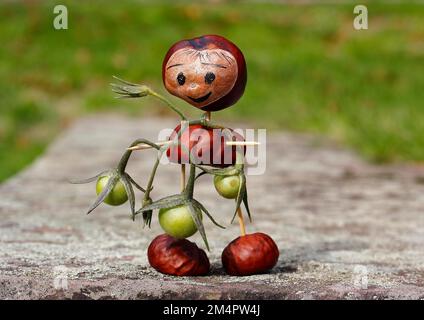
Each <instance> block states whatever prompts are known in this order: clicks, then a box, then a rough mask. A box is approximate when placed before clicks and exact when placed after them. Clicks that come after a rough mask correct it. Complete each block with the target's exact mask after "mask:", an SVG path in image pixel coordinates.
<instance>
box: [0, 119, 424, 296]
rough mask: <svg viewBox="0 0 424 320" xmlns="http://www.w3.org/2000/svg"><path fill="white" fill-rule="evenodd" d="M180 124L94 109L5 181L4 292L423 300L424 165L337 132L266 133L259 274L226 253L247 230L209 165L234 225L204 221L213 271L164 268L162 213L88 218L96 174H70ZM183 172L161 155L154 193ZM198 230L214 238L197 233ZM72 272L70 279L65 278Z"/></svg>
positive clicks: (209, 199) (219, 203)
mask: <svg viewBox="0 0 424 320" xmlns="http://www.w3.org/2000/svg"><path fill="white" fill-rule="evenodd" d="M174 125H175V121H174V120H169V119H168V120H163V119H149V120H140V119H136V120H130V119H127V118H120V117H118V118H117V117H110V116H102V117H101V118H100V119H96V118H85V119H83V120H80V121H78V122H77V123H76V124H75V125H74V126H73V127H72V128H70V129H69V130H68V131H67V132H65V133H64V134H63V135H62V136H61V137H60V138H59V139H58V140H57V141H56V142H55V143H54V144H53V145H51V147H50V148H49V150H48V151H47V153H46V154H45V155H44V156H43V157H41V158H40V159H38V160H37V161H36V162H35V163H34V164H33V165H31V166H30V167H29V168H28V169H27V170H25V171H23V172H22V173H21V174H19V175H18V176H16V177H14V178H13V179H11V180H9V181H7V182H6V183H4V184H3V185H1V186H0V193H1V197H0V216H1V219H0V242H1V246H0V298H1V299H8V298H18V299H39V298H41V299H43V298H55V299H56V298H76V299H85V298H87V299H89V298H94V299H124V298H130V299H151V298H171V299H174V298H192V299H197V298H218V299H221V298H223V299H225V298H241V299H245V298H246V299H249V298H264V299H269V298H276V299H286V298H291V299H340V298H341V299H357V298H365V299H384V298H412V299H423V298H424V254H423V252H424V251H423V246H424V212H423V208H424V184H423V181H424V170H423V168H418V167H406V166H403V167H400V166H392V167H377V166H372V165H369V164H367V163H365V162H363V161H362V160H360V159H359V158H358V157H356V156H355V155H354V154H352V153H351V152H349V151H346V150H343V149H340V148H338V147H336V146H333V145H331V144H329V143H324V144H323V143H322V142H321V143H317V141H316V140H315V139H313V138H310V137H305V136H298V135H292V134H286V133H275V134H272V135H269V137H268V142H269V143H268V163H267V171H266V174H265V175H263V176H251V177H249V178H248V184H249V191H250V202H251V207H252V211H253V214H254V223H253V224H248V226H247V228H248V231H249V232H255V231H261V232H265V233H268V234H269V235H271V236H272V237H273V238H274V240H275V241H276V243H277V244H278V246H279V248H280V252H281V254H280V259H279V263H278V265H277V267H276V268H275V269H274V270H273V271H272V272H271V273H269V274H264V275H256V276H249V277H230V276H227V275H225V274H224V272H223V269H222V267H221V262H220V254H221V252H222V250H223V248H224V247H225V246H226V244H227V243H228V242H229V241H230V240H232V239H233V238H235V237H236V236H237V235H238V230H239V229H238V226H237V225H236V224H233V225H229V221H230V219H231V214H232V209H233V206H234V203H233V202H232V201H229V200H223V199H221V198H219V197H218V196H217V195H216V193H215V191H214V189H213V186H212V184H211V179H210V178H209V177H208V178H206V177H205V178H201V182H200V183H199V185H198V187H197V189H196V197H197V198H198V199H201V200H202V201H203V202H204V204H205V205H206V206H207V208H209V210H210V211H211V212H212V213H213V214H214V215H215V216H216V218H217V220H218V221H219V222H222V223H225V224H226V225H227V229H226V230H224V231H223V230H220V229H218V228H216V227H215V226H213V225H212V224H211V223H210V222H209V221H206V228H207V233H208V237H209V240H210V245H211V252H210V254H209V258H210V260H211V263H212V266H213V269H212V271H211V274H210V276H207V277H199V278H176V277H170V276H164V275H162V274H159V273H157V272H156V271H154V270H153V269H152V268H150V267H149V265H148V263H147V258H146V249H147V246H148V244H149V242H150V241H151V240H152V239H153V238H154V237H155V236H156V235H158V234H159V233H161V230H160V228H159V226H158V223H157V217H156V216H154V219H153V222H152V229H151V230H148V229H144V230H143V229H142V228H141V225H140V222H135V223H134V222H133V221H131V220H130V219H129V208H128V206H127V205H125V206H121V207H117V208H116V207H108V206H104V205H102V206H101V207H100V208H99V209H97V210H96V211H94V212H93V213H92V214H90V215H89V216H87V215H85V210H86V209H87V208H88V206H89V205H90V204H91V202H92V201H93V200H94V197H95V192H94V185H93V184H90V185H71V184H68V183H67V179H69V178H82V177H88V176H91V175H94V174H95V173H97V172H98V171H100V170H102V169H104V168H108V167H112V166H114V164H115V162H116V161H118V159H119V157H120V155H121V153H122V151H123V150H124V148H125V147H126V146H127V145H128V144H129V143H130V142H131V141H132V140H134V139H135V138H137V137H140V136H143V137H146V138H150V139H156V133H157V131H158V130H159V129H160V128H163V127H170V128H172V127H174ZM153 157H154V152H152V151H145V152H143V153H141V152H140V153H137V154H135V155H134V157H133V158H132V161H131V166H130V170H129V171H130V172H131V173H132V174H134V176H135V177H137V178H138V180H139V181H141V182H142V183H143V184H145V182H146V176H147V174H148V172H149V170H150V168H151V166H152V161H153ZM178 174H179V170H178V167H176V166H172V165H169V166H162V167H161V168H160V172H159V174H158V178H157V183H156V184H155V192H154V196H155V197H159V196H164V195H167V194H171V193H176V192H178V188H179V183H178ZM193 239H194V240H195V241H196V242H197V243H198V244H199V245H200V246H201V247H202V246H203V244H202V242H201V240H200V237H199V236H198V235H196V236H195V237H193ZM363 272H364V275H363V276H361V274H362V273H363ZM62 275H63V276H65V277H66V278H67V285H68V287H67V288H65V289H57V288H58V279H59V278H60V277H61V276H62ZM58 276H59V278H58ZM362 280H364V282H362ZM55 281H56V283H55ZM366 282H367V283H366ZM55 284H56V285H55ZM366 284H367V285H366ZM365 285H366V286H365ZM55 287H56V288H55ZM59 287H60V286H59Z"/></svg>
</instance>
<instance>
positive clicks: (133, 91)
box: [110, 76, 187, 120]
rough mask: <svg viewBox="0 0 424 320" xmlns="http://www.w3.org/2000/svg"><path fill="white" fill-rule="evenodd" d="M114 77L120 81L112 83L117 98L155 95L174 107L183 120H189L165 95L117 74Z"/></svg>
mask: <svg viewBox="0 0 424 320" xmlns="http://www.w3.org/2000/svg"><path fill="white" fill-rule="evenodd" d="M113 78H114V79H115V80H117V81H118V82H119V83H111V84H110V85H111V87H112V91H113V92H115V93H117V94H118V96H117V97H116V98H118V99H123V98H142V97H146V96H153V97H155V98H158V99H159V100H161V101H162V102H164V103H165V104H166V105H167V106H168V107H169V108H171V109H172V111H174V112H176V113H177V114H178V115H179V116H180V118H181V120H187V118H186V117H185V116H184V114H183V113H182V112H181V111H180V110H179V109H178V108H177V107H176V106H174V105H173V104H172V103H171V102H170V101H169V100H168V99H166V98H165V97H164V96H162V95H160V94H159V93H157V92H155V91H153V90H152V89H151V88H150V87H148V86H146V85H143V84H137V83H132V82H129V81H126V80H123V79H120V78H118V77H116V76H113Z"/></svg>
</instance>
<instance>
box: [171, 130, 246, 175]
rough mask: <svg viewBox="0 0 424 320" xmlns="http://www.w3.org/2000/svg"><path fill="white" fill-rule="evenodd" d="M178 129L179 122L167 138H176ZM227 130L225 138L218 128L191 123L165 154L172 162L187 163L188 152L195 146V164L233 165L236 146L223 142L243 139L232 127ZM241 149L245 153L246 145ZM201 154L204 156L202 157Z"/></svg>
mask: <svg viewBox="0 0 424 320" xmlns="http://www.w3.org/2000/svg"><path fill="white" fill-rule="evenodd" d="M180 130H181V125H180V124H179V125H178V126H177V127H175V129H174V131H173V132H172V134H171V136H170V137H169V140H170V141H172V140H174V139H176V138H177V135H178V133H179V132H180ZM229 130H230V132H231V134H230V135H231V138H230V137H228V138H227V137H226V136H225V135H223V134H222V133H220V131H219V130H218V131H217V132H214V130H212V129H207V128H204V127H202V126H201V125H191V126H189V127H188V128H187V129H186V133H185V134H184V133H183V134H182V135H181V137H179V140H180V141H179V144H178V145H173V146H171V147H170V148H169V149H168V150H167V151H166V156H167V157H168V159H169V161H170V162H173V163H189V162H190V152H192V149H193V148H196V149H197V152H193V154H192V160H194V162H196V164H203V165H211V166H213V167H219V168H225V167H228V166H230V165H234V164H235V163H236V152H237V148H236V147H235V146H227V145H225V143H226V141H228V140H233V141H244V137H243V136H242V135H240V134H238V133H237V132H235V131H233V130H232V129H229ZM242 151H243V152H244V154H246V147H242ZM203 152H206V154H202V153H203ZM202 155H203V156H205V157H202ZM200 160H202V161H200Z"/></svg>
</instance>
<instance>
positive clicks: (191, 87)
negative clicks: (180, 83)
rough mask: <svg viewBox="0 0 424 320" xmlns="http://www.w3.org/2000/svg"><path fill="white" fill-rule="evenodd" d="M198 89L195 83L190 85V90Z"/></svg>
mask: <svg viewBox="0 0 424 320" xmlns="http://www.w3.org/2000/svg"><path fill="white" fill-rule="evenodd" d="M197 87H198V84H197V83H195V82H192V83H190V89H192V90H194V89H196V88H197Z"/></svg>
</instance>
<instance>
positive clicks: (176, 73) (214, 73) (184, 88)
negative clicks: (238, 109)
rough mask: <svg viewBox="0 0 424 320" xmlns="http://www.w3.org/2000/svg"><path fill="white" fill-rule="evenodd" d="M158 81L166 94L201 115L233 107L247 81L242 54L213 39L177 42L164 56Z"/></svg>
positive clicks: (228, 42)
mask: <svg viewBox="0 0 424 320" xmlns="http://www.w3.org/2000/svg"><path fill="white" fill-rule="evenodd" d="M162 79H163V83H164V85H165V88H166V89H167V90H168V91H169V93H171V94H173V95H174V96H177V97H179V98H181V99H183V100H185V101H187V102H188V103H190V104H191V105H193V106H195V107H196V108H199V109H202V110H204V111H218V110H222V109H225V108H227V107H229V106H231V105H233V104H234V103H236V102H237V101H238V100H239V99H240V97H241V96H242V95H243V92H244V88H245V86H246V81H247V71H246V62H245V60H244V57H243V53H242V52H241V51H240V49H239V48H238V47H237V46H236V45H235V44H234V43H232V42H231V41H229V40H227V39H225V38H224V37H221V36H217V35H205V36H201V37H198V38H194V39H189V40H181V41H179V42H177V43H175V44H174V45H173V46H172V47H171V48H170V49H169V50H168V52H167V54H166V56H165V59H164V60H163V64H162Z"/></svg>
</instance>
